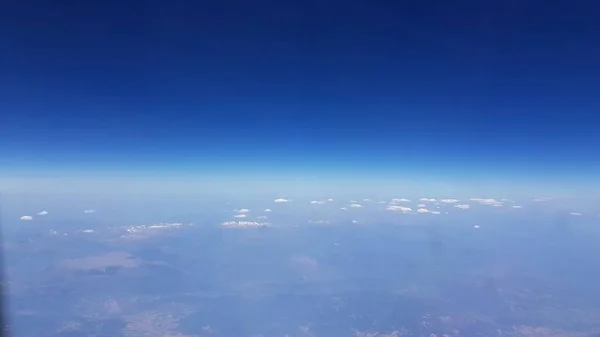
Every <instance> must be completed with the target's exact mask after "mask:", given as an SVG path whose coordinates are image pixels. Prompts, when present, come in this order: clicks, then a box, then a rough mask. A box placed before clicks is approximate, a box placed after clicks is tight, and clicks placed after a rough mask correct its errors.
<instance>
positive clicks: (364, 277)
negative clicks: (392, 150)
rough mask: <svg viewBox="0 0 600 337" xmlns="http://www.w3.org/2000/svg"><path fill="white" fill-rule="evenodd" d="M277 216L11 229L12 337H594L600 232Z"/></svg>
mask: <svg viewBox="0 0 600 337" xmlns="http://www.w3.org/2000/svg"><path fill="white" fill-rule="evenodd" d="M366 204H367V203H366V202H363V205H366ZM275 206H276V205H272V204H271V205H265V206H263V207H261V208H260V211H256V210H245V209H241V208H237V209H234V210H233V211H232V210H231V209H229V210H228V211H227V212H228V213H227V214H225V213H223V214H221V213H219V214H216V213H215V214H205V215H202V214H201V213H200V214H195V215H193V216H191V215H189V214H188V215H185V216H182V217H183V218H186V217H187V218H189V219H190V220H194V219H192V218H195V221H193V222H192V221H190V222H159V221H156V222H147V223H141V224H136V225H134V224H130V223H126V222H127V221H123V220H110V217H100V216H99V215H98V214H100V211H99V212H98V213H97V214H96V215H94V214H89V213H92V212H86V213H88V214H86V215H78V216H77V217H69V216H68V215H63V216H61V217H60V218H59V217H58V216H55V217H54V218H53V217H51V215H52V213H51V212H50V213H49V214H47V215H44V217H41V216H40V217H37V218H36V219H35V220H34V221H22V222H19V223H18V224H17V225H14V226H12V227H10V228H5V229H4V231H5V233H4V243H3V247H2V248H3V252H4V254H5V256H4V260H5V261H4V265H5V275H6V276H5V277H6V279H5V285H6V289H5V295H6V298H7V302H8V303H7V305H8V312H9V316H10V330H11V332H12V336H13V337H44V336H54V337H83V336H95V337H101V336H103V337H104V336H106V337H109V336H110V337H120V336H127V337H134V336H135V337H137V336H156V337H158V336H169V337H175V336H179V337H189V336H232V337H233V336H235V337H242V336H264V337H267V336H290V337H292V336H371V337H373V336H378V337H383V336H437V337H441V336H454V337H458V336H461V337H463V336H532V337H533V336H557V337H558V336H581V337H583V336H600V287H599V286H598V284H597V280H598V279H599V278H600V263H598V262H599V258H598V257H599V256H600V245H598V242H599V239H600V231H598V226H599V223H598V219H597V218H593V217H588V218H586V217H576V216H570V215H568V214H566V215H556V213H555V212H547V213H542V212H531V211H527V210H526V209H527V208H526V207H525V208H523V209H520V210H518V209H510V210H508V209H507V207H488V206H485V205H484V206H481V205H480V206H481V207H486V208H485V209H483V208H476V207H475V206H473V207H471V209H459V208H456V207H452V205H449V206H446V205H441V206H442V207H441V212H438V213H440V214H419V212H414V210H415V209H416V207H415V206H412V211H410V212H408V211H406V212H400V213H398V212H396V211H394V209H392V210H393V211H389V203H386V204H383V203H379V204H375V203H373V204H372V206H369V207H371V208H370V209H371V211H369V210H368V209H367V206H365V207H361V208H363V209H362V210H358V209H357V210H353V209H352V208H358V207H350V209H348V208H347V207H345V208H346V210H340V209H341V207H340V206H344V205H336V206H331V207H330V208H329V211H318V212H317V211H312V213H311V211H309V210H308V208H307V210H302V211H301V212H300V211H298V214H299V215H293V214H294V212H291V211H284V210H282V209H277V208H276V207H275ZM454 206H455V205H454ZM227 207H229V208H233V207H230V206H227ZM266 207H271V208H273V210H272V211H271V212H264V211H263V209H264V208H266ZM277 207H279V206H277ZM323 207H327V205H325V206H323ZM434 207H437V208H438V209H440V207H439V206H430V208H432V209H434ZM444 207H447V211H446V210H445V209H444ZM477 207H479V206H477ZM223 208H225V207H223ZM386 209H387V210H388V211H386ZM396 210H397V209H396ZM224 212H225V211H224ZM352 212H354V213H352ZM360 212H362V213H360ZM217 213H218V212H217ZM338 213H339V214H338ZM429 213H431V212H429ZM240 214H243V215H244V216H241V215H240ZM88 215H89V217H87V216H88ZM84 217H87V218H84ZM5 227H8V226H5Z"/></svg>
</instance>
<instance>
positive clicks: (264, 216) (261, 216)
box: [256, 215, 267, 220]
mask: <svg viewBox="0 0 600 337" xmlns="http://www.w3.org/2000/svg"><path fill="white" fill-rule="evenodd" d="M256 218H257V219H259V220H264V219H266V218H267V216H266V215H260V216H257V217H256Z"/></svg>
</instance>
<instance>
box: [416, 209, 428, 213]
mask: <svg viewBox="0 0 600 337" xmlns="http://www.w3.org/2000/svg"><path fill="white" fill-rule="evenodd" d="M417 213H429V210H428V209H427V208H419V209H417Z"/></svg>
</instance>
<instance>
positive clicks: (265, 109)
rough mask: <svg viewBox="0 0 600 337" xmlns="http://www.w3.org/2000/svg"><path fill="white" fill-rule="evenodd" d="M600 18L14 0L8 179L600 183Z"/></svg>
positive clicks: (523, 5)
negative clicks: (207, 178) (171, 178)
mask: <svg viewBox="0 0 600 337" xmlns="http://www.w3.org/2000/svg"><path fill="white" fill-rule="evenodd" d="M599 17H600V3H598V2H597V1H585V0H584V1H553V2H551V3H550V2H547V1H528V0H521V1H430V0H427V1H410V2H401V1H337V0H335V1H271V0H264V1H239V0H232V1H154V0H151V1H116V0H108V1H92V2H89V1H83V2H82V1H54V2H48V1H40V0H32V1H5V2H4V3H3V4H2V8H1V10H0V31H1V32H2V35H1V39H2V40H1V41H2V46H3V48H2V50H1V56H0V74H1V75H0V182H1V183H2V184H3V185H4V186H8V187H5V188H8V189H19V188H24V187H23V185H24V184H25V185H27V184H28V186H29V187H28V188H29V189H36V188H37V187H36V186H37V185H36V184H41V185H40V186H42V185H43V184H45V183H46V185H43V186H46V187H47V188H48V189H51V188H60V187H57V186H64V184H65V181H70V182H71V184H72V185H73V184H74V186H80V185H78V184H79V183H80V182H81V181H89V180H90V179H95V181H96V182H100V181H102V183H98V184H100V185H102V184H104V181H107V180H110V179H113V182H114V181H117V180H118V181H123V179H124V178H126V179H131V177H142V176H143V177H144V179H146V180H144V181H150V180H161V179H163V178H164V177H177V178H176V179H178V180H179V181H180V182H181V184H182V185H181V186H184V185H186V184H187V183H186V179H188V180H190V181H191V180H194V179H196V180H198V179H206V177H219V179H222V180H223V181H231V179H230V178H231V177H236V179H238V180H248V179H255V180H257V181H258V180H260V181H261V182H263V181H271V182H273V181H288V180H293V181H294V184H302V183H301V181H303V179H304V178H306V179H307V180H310V181H311V182H312V183H314V184H316V185H319V183H320V181H321V180H328V179H334V180H335V179H337V180H338V181H340V182H349V181H351V180H352V181H355V182H356V181H358V182H357V183H356V184H362V185H364V186H375V185H372V184H373V183H374V182H375V181H377V182H379V183H380V184H381V186H384V185H386V181H391V180H393V179H396V180H398V181H399V180H403V181H412V182H424V181H430V182H431V181H435V182H439V183H440V184H442V183H448V182H452V183H457V184H460V183H471V184H482V183H488V184H489V185H495V186H503V187H505V188H519V187H520V186H523V185H524V184H526V183H531V184H532V185H531V186H534V185H535V186H537V187H536V188H539V186H550V187H552V188H554V189H556V190H560V189H562V188H565V187H569V186H570V187H572V186H577V188H581V189H584V188H591V187H593V188H596V187H598V186H599V185H600V184H599V183H600V175H599V174H598V172H600V151H599V149H600V132H599V131H598V130H599V126H600V116H599V114H598V113H599V112H600V43H599V42H598V41H600V20H598V18H599ZM92 177H93V178H92ZM111 177H112V178H111ZM59 178H60V179H61V180H57V179H59ZM69 179H70V180H69ZM77 179H79V180H77ZM101 179H104V180H101ZM119 179H120V180H119ZM173 179H175V178H173ZM215 179H216V178H215ZM396 180H394V181H396ZM219 181H221V180H219ZM236 181H237V180H236ZM299 181H300V183H299ZM48 182H51V183H53V184H54V185H52V184H51V185H47V183H48ZM511 183H512V184H511ZM415 184H416V183H415ZM49 186H50V187H49ZM52 186H54V187H52ZM377 186H379V185H377ZM386 186H387V185H386ZM507 186H508V187H507ZM40 188H42V187H40ZM73 188H75V187H73ZM552 188H549V189H550V190H552Z"/></svg>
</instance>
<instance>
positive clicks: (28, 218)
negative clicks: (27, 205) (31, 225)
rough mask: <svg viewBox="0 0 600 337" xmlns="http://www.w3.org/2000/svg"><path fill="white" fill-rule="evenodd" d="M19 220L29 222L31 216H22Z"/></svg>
mask: <svg viewBox="0 0 600 337" xmlns="http://www.w3.org/2000/svg"><path fill="white" fill-rule="evenodd" d="M21 220H24V221H31V220H33V217H32V216H31V215H23V216H22V217H21Z"/></svg>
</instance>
